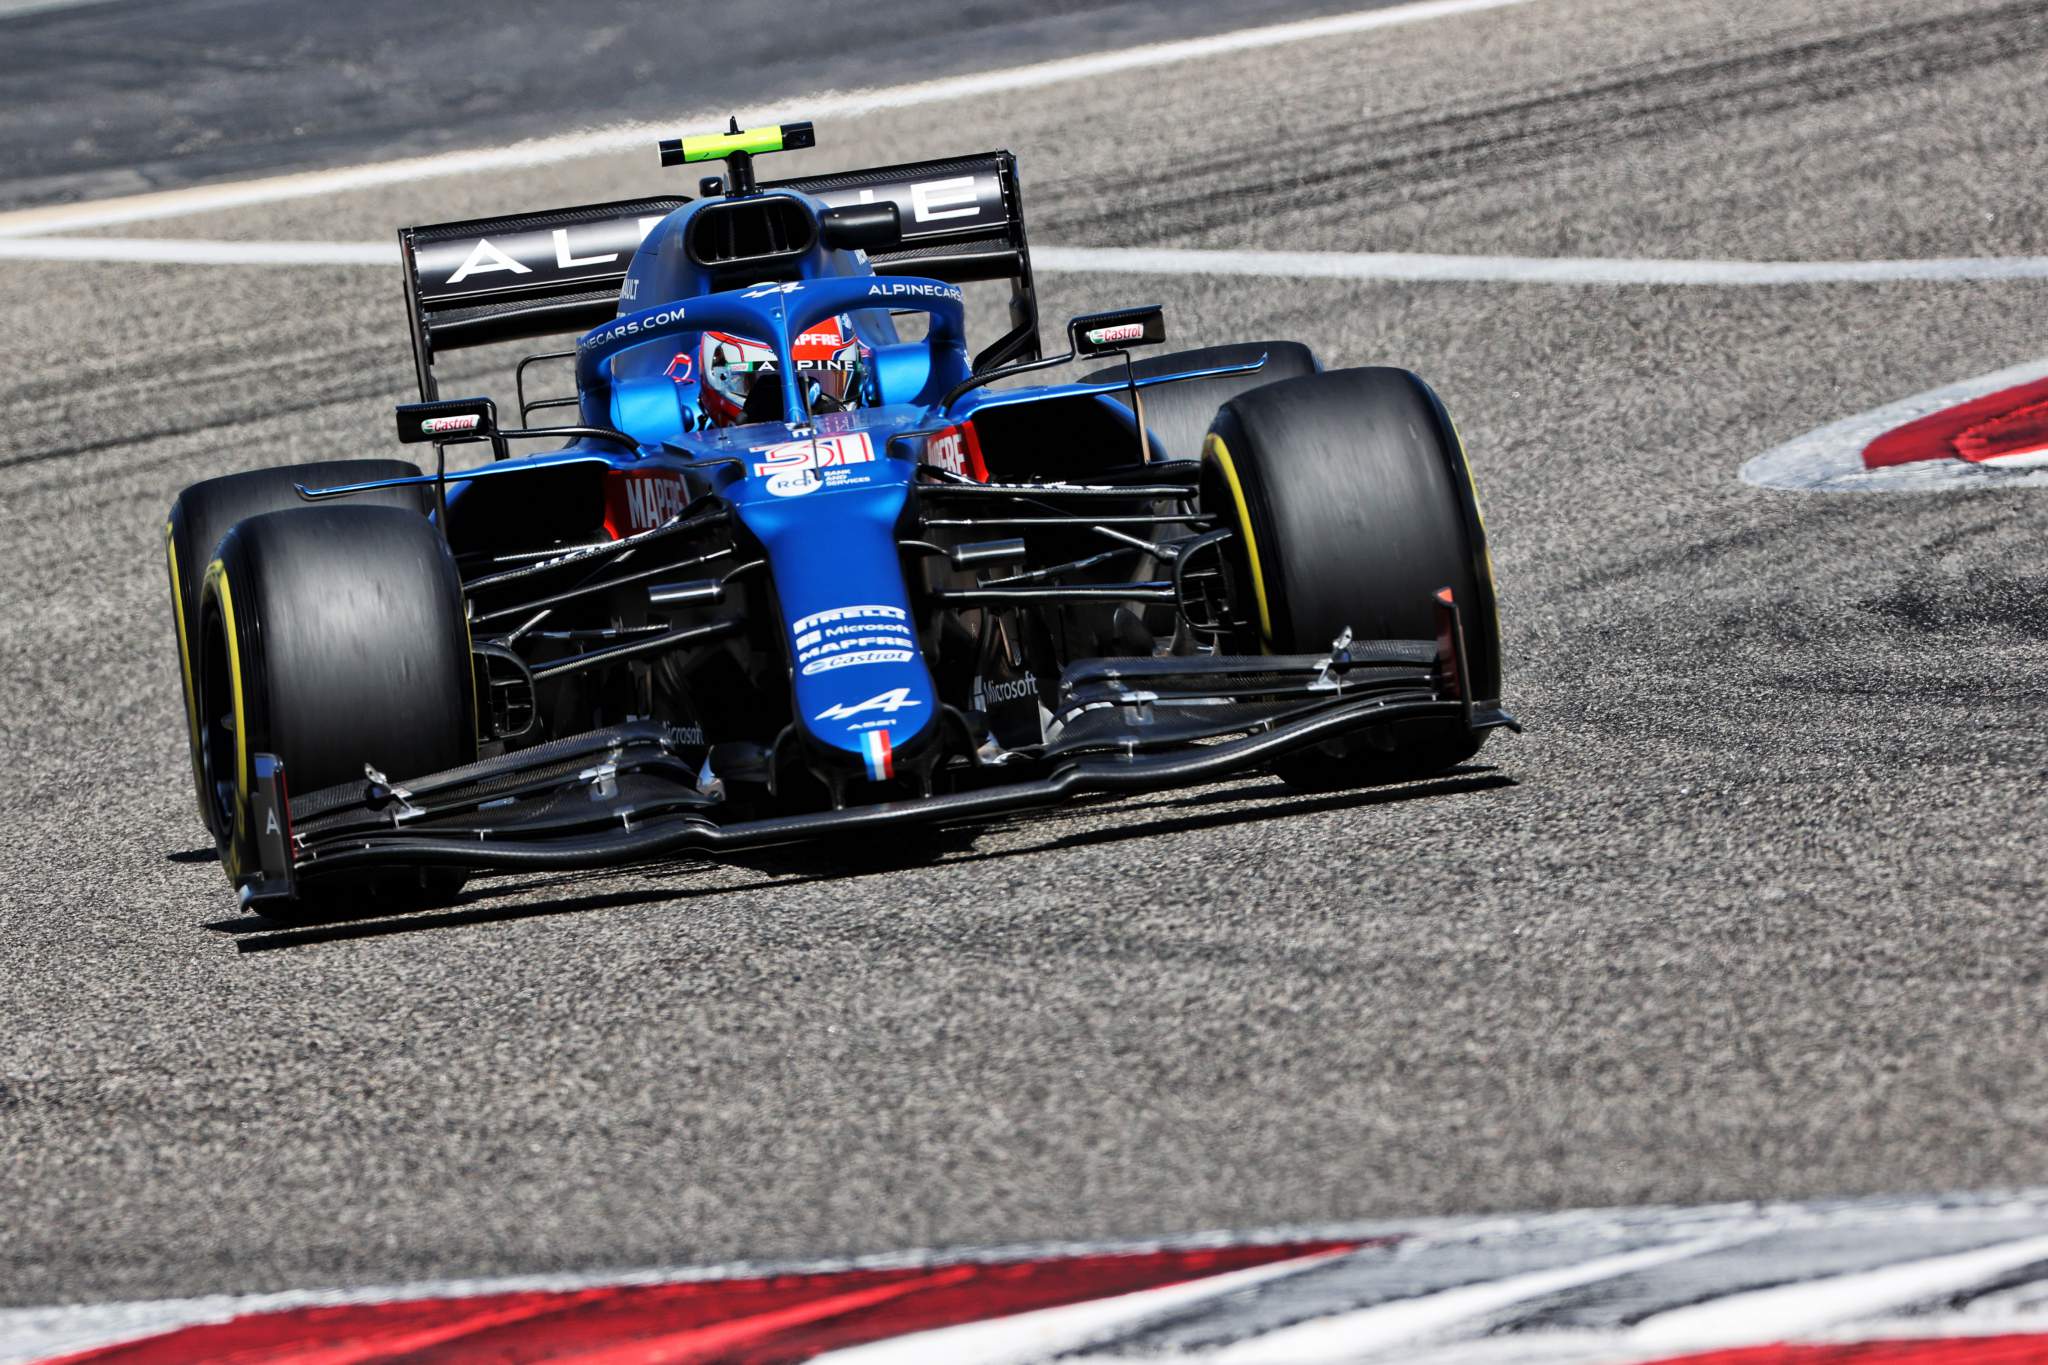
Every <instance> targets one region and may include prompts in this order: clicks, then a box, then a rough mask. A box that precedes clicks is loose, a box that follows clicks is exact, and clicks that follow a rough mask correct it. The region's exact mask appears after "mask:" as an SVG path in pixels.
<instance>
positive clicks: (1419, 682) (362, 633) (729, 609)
mask: <svg viewBox="0 0 2048 1365" xmlns="http://www.w3.org/2000/svg"><path fill="white" fill-rule="evenodd" d="M812 142H813V133H812V130H811V127H810V125H809V124H785V125H781V126H779V127H773V128H768V129H763V130H754V131H747V132H742V131H740V130H739V129H738V127H737V125H735V126H734V128H733V129H732V131H730V132H728V133H726V134H720V135H713V136H710V137H704V138H688V139H683V140H681V141H677V142H668V143H664V144H663V146H662V159H663V163H664V164H667V165H673V164H680V163H686V162H698V161H723V163H724V174H723V176H707V177H705V178H704V179H703V180H702V181H701V182H700V187H699V188H700V197H698V198H696V199H694V200H691V199H685V198H680V197H675V198H662V199H648V200H640V201H632V202H626V203H614V204H602V205H596V206H590V207H582V208H572V209H564V210H555V211H550V212H542V213H534V214H525V215H516V216H510V217H504V218H494V219H486V220H478V221H472V222H464V223H450V224H442V225H437V226H431V227H418V228H410V229H406V230H404V231H402V232H401V233H400V234H399V241H400V247H401V252H402V255H403V258H404V262H405V283H406V301H407V309H408V316H409V319H410V322H411V330H412V343H413V353H414V358H415V362H416V368H417V373H418V378H419V384H420V390H421V397H422V401H420V402H417V403H411V404H407V405H405V406H403V407H401V408H399V410H398V428H399V437H400V439H401V440H402V441H406V442H417V443H422V444H424V443H431V444H432V447H433V449H434V461H433V463H434V469H433V472H431V473H423V472H422V471H421V469H420V468H419V467H418V466H417V465H415V464H412V463H408V462H402V461H396V460H349V461H334V462H328V463H320V464H311V465H300V466H294V467H288V468H272V469H261V470H256V471H253V472H249V473H244V474H235V475H229V476H227V477H225V478H218V479H212V480H208V481H207V482H204V483H200V484H195V485H193V486H192V487H190V488H187V489H186V490H185V491H184V492H182V493H181V494H179V496H178V498H177V501H176V503H175V504H174V505H173V506H172V508H171V512H170V517H169V521H168V525H167V527H166V532H165V536H166V549H167V552H168V558H169V563H170V579H171V600H172V609H173V617H174V620H175V623H176V630H177V640H178V650H179V658H180V663H181V667H182V673H183V681H184V692H185V707H186V716H187V721H188V728H189V738H190V743H191V752H192V772H193V780H194V782H195V784H196V786H197V789H198V797H199V811H200V815H201V818H202V819H204V821H205V822H206V825H207V827H208V829H209V831H210V832H211V833H212V835H213V837H214V839H215V841H216V843H217V845H218V847H219V850H220V853H221V858H222V861H223V863H224V865H225V867H226V870H227V873H228V876H229V877H230V879H231V880H232V881H233V883H234V885H235V886H236V887H237V889H238V891H239V893H240V895H241V897H242V899H243V901H244V903H245V904H246V905H248V906H249V907H250V908H251V909H253V910H258V911H260V912H261V913H263V914H265V915H271V916H286V917H288V916H290V915H293V914H295V913H296V914H309V913H322V912H326V911H328V910H331V909H332V908H333V907H335V906H336V905H337V904H338V903H345V904H359V903H362V902H364V901H365V900H368V901H370V902H372V903H385V902H389V903H391V904H392V905H394V907H396V906H402V905H420V904H431V903H434V902H436V901H445V900H447V899H448V898H450V897H452V896H453V895H454V894H455V893H456V892H457V891H458V890H459V889H460V888H461V886H462V885H463V883H464V881H465V880H466V879H467V878H468V877H470V876H472V875H476V874H479V873H485V872H506V871H511V870H515V869H563V868H597V867H606V866H615V865H619V864H625V863H633V862H641V861H646V860H649V859H654V858H659V857H669V856H675V855H679V854H685V853H692V852H698V853H715V852H717V851H720V850H731V849H739V848H745V847H754V846H761V845H767V844H780V843H789V842H793V841H798V840H804V839H812V838H819V837H827V836H832V835H835V834H845V833H855V834H862V835H866V834H868V833H869V832H870V831H872V832H874V833H875V834H883V833H884V832H885V831H887V832H894V831H898V830H902V829H905V828H907V827H911V826H917V825H923V826H935V825H942V826H958V825H972V824H974V823H976V822H980V821H985V820H987V819H988V818H990V817H994V816H998V815H1001V814H1004V813H1007V812H1015V811H1020V810H1028V809H1030V808H1033V807H1040V806H1045V805H1049V804H1052V803H1056V802H1059V801H1062V800H1065V799H1068V798H1073V797H1077V796H1081V795H1084V794H1089V793H1115V792H1130V791H1138V790H1146V789H1155V788H1162V787H1173V786H1179V785H1184V784H1188V783H1193V782H1199V781H1202V780H1205V779H1211V778H1215V777H1219V776H1222V775H1225V774H1230V773H1234V772H1240V771H1246V770H1253V769H1262V768H1263V769H1271V770H1274V771H1277V772H1278V774H1279V775H1280V776H1281V777H1282V778H1284V779H1286V780H1287V781H1288V782H1290V783H1294V784H1296V785H1300V786H1305V787H1313V788H1327V787H1337V786H1348V785H1355V784H1360V783H1368V782H1376V781H1387V780H1392V779H1397V778H1403V777H1412V776H1419V775H1423V774H1427V773H1430V772H1435V771H1439V770H1442V769H1444V768H1446V767H1449V766H1451V765H1454V764H1457V763H1459V762H1462V761H1463V760H1465V759H1467V758H1470V757H1471V756H1472V755H1473V754H1474V753H1475V752H1476V751H1477V750H1478V748H1479V745H1480V742H1481V740H1482V739H1483V738H1484V737H1485V735H1486V733H1487V731H1488V730H1490V729H1492V728H1494V727H1499V726H1507V727H1509V728H1514V721H1513V719H1512V718H1511V717H1510V716H1509V715H1508V714H1507V712H1505V711H1504V710H1502V708H1501V705H1500V702H1499V697H1500V691H1501V689H1500V671H1501V670H1500V631H1499V625H1498V623H1497V620H1496V615H1495V607H1494V587H1493V578H1492V569H1491V565H1490V563H1489V560H1488V557H1487V550H1486V539H1485V532H1484V529H1483V527H1482V525H1481V522H1480V516H1479V508H1478V505H1477V503H1476V501H1475V499H1474V495H1473V490H1472V482H1471V476H1470V474H1469V472H1468V470H1467V468H1466V461H1465V452H1464V449H1463V447H1462V445H1461V444H1460V442H1459V439H1458V436H1457V433H1456V429H1455V428H1454V427H1453V426H1452V424H1451V420H1450V418H1449V417H1448V416H1447V415H1446V413H1445V411H1444V408H1443V405H1442V404H1441V403H1440V402H1439V401H1438V399H1437V396H1436V394H1435V393H1434V392H1432V391H1431V389H1430V388H1429V386H1428V385H1427V384H1425V383H1423V382H1422V380H1420V379H1419V378H1417V377H1416V376H1415V375H1413V374H1410V373H1408V372H1407V371H1405V370H1398V369H1383V368H1374V369H1351V370H1324V369H1322V368H1321V367H1320V366H1319V365H1318V364H1317V362H1316V361H1315V359H1314V357H1313V356H1312V355H1311V354H1310V353H1309V351H1308V350H1307V348H1306V347H1304V346H1302V345H1300V344H1298V343H1295V342H1289V341H1260V342H1251V343H1243V344H1236V345H1228V346H1215V347H1209V348H1205V349H1201V350H1192V351H1184V352H1180V353H1177V354H1169V355H1163V356H1154V357H1151V358H1147V359H1145V360H1142V361H1133V359H1132V358H1131V355H1130V350H1131V348H1133V347H1136V346H1141V345H1150V344H1156V343H1159V342H1161V341H1163V340H1164V337H1165V325H1164V321H1163V318H1162V314H1161V311H1160V309H1158V308H1157V307H1141V308H1125V309H1122V310H1119V311H1115V312H1105V313H1096V314H1090V315H1085V316H1082V317H1077V318H1075V319H1073V320H1072V321H1071V322H1070V323H1069V324H1068V326H1067V333H1066V340H1067V349H1066V350H1065V352H1064V353H1062V354H1059V355H1055V356H1043V355H1041V353H1040V344H1039V335H1038V317H1037V304H1036V295H1035V293H1034V290H1033V285H1032V274H1031V259H1030V254H1029V249H1028V247H1027V245H1026V242H1025V235H1024V219H1023V212H1022V201H1021V197H1020V194H1019V188H1018V182H1017V176H1016V166H1015V160H1014V158H1012V157H1011V156H1010V155H1009V154H1008V153H993V154H988V155H981V156H970V157H962V158H957V159H951V160H944V161H934V162H925V163H919V164H915V165H905V166H889V167H883V168H879V169H872V170H863V171H855V172H850V173H843V174H831V175H819V176H811V177H805V178H802V179H796V180H788V181H783V182H778V183H757V182H756V180H755V171H754V158H755V157H757V156H759V155H761V154H763V153H767V152H773V151H779V150H783V149H785V148H790V147H797V146H810V145H812ZM972 282H991V283H995V284H1002V283H1007V284H1008V286H1009V293H1008V304H1009V322H1010V326H1009V328H1008V330H1007V331H1005V332H1004V334H1003V335H1002V336H1001V337H999V338H998V339H996V340H995V341H994V342H993V344H991V345H989V346H987V347H986V348H984V349H982V350H981V351H980V352H979V353H978V354H974V353H971V352H970V350H969V348H968V342H967V336H966V324H965V311H964V300H963V291H962V287H961V286H962V285H963V284H967V283H972ZM585 328H587V329H588V330H583V331H581V335H580V337H579V339H578V340H577V341H576V343H575V345H574V348H573V349H571V350H563V351H556V352H551V353H547V354H544V355H538V356H529V357H527V358H525V359H523V360H521V361H520V362H519V365H518V369H517V381H518V382H517V386H516V391H517V395H518V398H517V401H518V406H519V423H518V425H517V427H516V428H513V427H505V426H501V425H500V423H499V421H498V413H497V408H496V405H495V404H494V403H493V402H492V401H491V400H490V399H486V398H454V399H444V398H441V397H440V396H439V393H438V387H437V382H436V375H435V361H436V358H437V357H439V356H441V355H443V354H444V353H446V352H447V351H450V350H453V349H456V348H459V347H463V346H471V345H478V344H484V343H497V342H505V341H516V340H521V339H529V338H533V337H539V336H547V335H564V334H573V333H576V332H577V331H578V330H579V329H585ZM1077 360H1078V361H1084V362H1087V361H1101V362H1103V367H1102V368H1101V369H1099V370H1098V371H1096V372H1095V373H1092V374H1089V375H1088V376H1087V377H1086V378H1084V379H1082V380H1080V381H1079V382H1076V383H1064V384H1053V385H1043V386H1038V385H1030V384H1028V383H1026V384H1015V383H1010V382H1008V381H1011V380H1012V379H1013V378H1015V377H1018V376H1024V375H1028V374H1030V373H1031V372H1033V371H1038V370H1043V369H1047V368H1050V367H1052V366H1055V365H1060V364H1064V363H1068V362H1072V361H1077ZM537 365H553V366H557V367H561V368H562V369H567V368H569V367H573V370H574V375H575V394H574V396H573V397H562V398H553V399H533V400H529V399H528V398H527V397H526V388H527V382H528V371H529V370H530V369H532V368H533V367H535V366H537ZM572 407H573V408H574V409H575V419H574V421H573V422H571V423H568V424H563V425H541V426H534V425H528V423H529V422H530V421H531V420H532V414H534V413H536V412H544V411H547V410H553V409H568V408H572ZM533 440H546V441H549V442H550V443H551V444H552V446H553V447H554V448H552V449H548V450H546V451H545V452H544V453H533V454H527V455H521V456H513V455H510V454H509V453H508V452H509V450H510V447H511V443H512V442H515V441H520V442H525V441H533ZM464 443H481V444H482V445H487V446H488V447H489V451H490V454H491V455H492V456H494V457H495V458H493V459H490V460H471V461H462V462H458V466H459V467H458V468H456V469H454V470H450V469H449V468H448V461H447V450H448V448H449V447H450V446H451V445H462V444H464ZM479 453H481V451H479Z"/></svg>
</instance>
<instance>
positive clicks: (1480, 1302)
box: [1213, 1237, 1746, 1365]
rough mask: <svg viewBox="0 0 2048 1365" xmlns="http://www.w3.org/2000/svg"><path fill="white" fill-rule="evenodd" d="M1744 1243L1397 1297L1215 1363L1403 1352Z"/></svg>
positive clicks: (1256, 1364) (1285, 1363)
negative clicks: (1573, 1293) (1562, 1295)
mask: <svg viewBox="0 0 2048 1365" xmlns="http://www.w3.org/2000/svg"><path fill="white" fill-rule="evenodd" d="M1742 1240H1746V1238H1742V1237H1736V1238H1728V1237H1700V1238H1694V1239H1692V1240H1690V1241H1684V1242H1678V1243H1675V1244H1672V1245H1670V1246H1660V1247H1648V1248H1644V1249H1642V1250H1639V1251H1626V1252H1622V1253H1621V1254H1620V1255H1616V1256H1602V1257H1599V1258H1597V1259H1595V1260H1591V1261H1582V1262H1580V1263H1579V1264H1577V1265H1567V1266H1559V1267H1557V1268H1556V1269H1554V1270H1538V1271H1532V1272H1530V1273H1528V1274H1525V1275H1510V1276H1508V1277H1507V1278H1505V1279H1500V1280H1489V1281H1487V1282H1486V1283H1484V1284H1469V1285H1461V1286H1459V1287H1458V1288H1456V1289H1445V1290H1441V1291H1439V1292H1437V1293H1434V1294H1423V1295H1420V1296H1419V1297H1416V1298H1412V1299H1396V1300H1394V1301H1393V1302H1391V1303H1382V1304H1376V1305H1374V1306H1373V1307H1371V1308H1362V1309H1360V1310H1358V1311H1357V1312H1355V1313H1336V1314H1332V1315H1331V1316H1329V1317H1322V1318H1313V1319H1311V1320H1309V1321H1307V1322H1303V1323H1297V1324H1296V1325H1294V1326H1293V1327H1283V1328H1281V1329H1280V1330H1279V1331H1277V1332H1268V1333H1266V1334H1265V1335H1263V1336H1259V1337H1254V1338H1253V1339H1251V1340H1250V1341H1245V1342H1240V1343H1239V1344H1238V1345H1236V1346H1233V1347H1229V1348H1227V1349H1225V1350H1223V1351H1221V1352H1218V1353H1217V1354H1216V1355H1215V1356H1214V1357H1213V1359H1214V1361H1215V1365H1317V1362H1323V1361H1333V1362H1334V1361H1352V1360H1363V1359H1365V1358H1366V1357H1368V1356H1370V1355H1372V1354H1374V1353H1376V1352H1384V1351H1393V1350H1396V1349H1401V1348H1407V1347H1409V1346H1411V1345H1412V1344H1413V1343H1415V1342H1417V1341H1420V1340H1423V1339H1425V1338H1428V1337H1432V1336H1437V1335H1440V1334H1442V1333H1446V1332H1452V1331H1457V1330H1460V1329H1463V1330H1466V1331H1470V1330H1472V1329H1475V1328H1477V1327H1480V1326H1483V1325H1484V1323H1485V1321H1486V1319H1487V1318H1489V1317H1491V1316H1492V1315H1494V1314H1496V1313H1499V1312H1501V1311H1502V1310H1503V1309H1507V1308H1512V1307H1513V1306H1514V1305H1516V1304H1518V1303H1524V1302H1526V1301H1528V1300H1530V1299H1534V1298H1540V1297H1542V1296H1543V1295H1545V1294H1555V1293H1557V1292H1558V1291H1559V1290H1563V1289H1576V1288H1577V1287H1578V1286H1580V1285H1584V1284H1593V1283H1596V1282H1598V1281H1600V1280H1610V1279H1613V1278H1615V1277H1616V1276H1619V1275H1629V1274H1633V1273H1634V1272H1636V1271H1638V1270H1648V1269H1649V1268H1650V1267H1652V1266H1659V1265H1663V1264H1665V1263H1667V1262H1670V1261H1678V1260H1683V1259H1685V1258H1686V1257H1688V1256H1698V1255H1700V1254H1702V1253H1703V1252H1708V1251H1714V1250H1717V1249H1719V1248H1721V1247H1725V1246H1730V1245H1733V1244H1734V1242H1736V1241H1742Z"/></svg>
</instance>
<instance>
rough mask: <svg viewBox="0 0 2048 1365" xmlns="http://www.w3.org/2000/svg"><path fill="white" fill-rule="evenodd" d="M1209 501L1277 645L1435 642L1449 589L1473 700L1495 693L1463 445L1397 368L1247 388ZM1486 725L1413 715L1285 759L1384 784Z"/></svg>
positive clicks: (1490, 602) (1325, 773)
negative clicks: (1438, 609)
mask: <svg viewBox="0 0 2048 1365" xmlns="http://www.w3.org/2000/svg"><path fill="white" fill-rule="evenodd" d="M1202 489H1203V506H1204V508H1205V509H1207V510H1209V511H1212V512H1214V513H1216V514H1217V517H1218V522H1217V524H1218V525H1221V526H1229V527H1231V528H1233V529H1235V530H1236V531H1237V533H1238V534H1237V542H1236V550H1237V551H1238V552H1239V555H1238V558H1237V561H1236V563H1235V565H1234V569H1235V573H1234V577H1235V578H1236V579H1237V580H1238V586H1239V589H1240V595H1241V596H1242V597H1245V598H1248V599H1249V600H1250V602H1251V604H1252V606H1253V611H1252V612H1251V613H1250V614H1251V615H1252V616H1253V617H1254V622H1255V624H1254V631H1255V638H1247V639H1245V640H1242V641H1240V642H1238V643H1239V644H1240V645H1241V646H1242V647H1245V648H1248V649H1250V648H1256V649H1259V650H1263V651H1265V652H1268V653H1277V654H1313V653H1320V652H1323V651H1326V650H1328V649H1329V648H1330V643H1331V641H1332V640H1334V639H1335V638H1336V637H1337V636H1338V634H1339V633H1340V632H1342V631H1343V630H1344V629H1345V628H1346V627H1349V628H1350V630H1351V631H1352V633H1353V634H1354V635H1356V636H1357V637H1358V638H1360V639H1368V640H1369V639H1400V640H1424V639H1432V638H1434V637H1435V634H1436V619H1435V606H1434V602H1433V598H1434V595H1435V593H1436V592H1437V590H1438V589H1440V588H1446V587H1448V588H1450V589H1451V592H1452V596H1453V597H1454V599H1455V600H1456V602H1457V604H1458V608H1459V612H1460V615H1461V617H1462V619H1463V623H1464V631H1465V645H1466V653H1467V664H1468V668H1469V672H1470V677H1469V679H1468V680H1467V682H1468V686H1469V687H1470V688H1471V690H1472V695H1473V697H1474V699H1475V700H1481V701H1492V700H1495V699H1497V698H1498V697H1499V696H1500V622H1499V617H1498V615H1497V613H1496V609H1495V605H1494V588H1493V567H1492V563H1491V561H1490V559H1489V558H1488V555H1487V549H1486V529H1485V525H1484V523H1483V522H1482V521H1481V519H1480V515H1479V501H1478V497H1477V495H1476V494H1475V492H1474V490H1473V487H1472V476H1471V472H1470V470H1469V469H1468V468H1467V466H1466V461H1465V448H1464V445H1463V443H1462V442H1461V441H1460V440H1459V438H1458V433H1457V429H1456V428H1455V427H1454V426H1453V425H1452V424H1451V419H1450V417H1449V415H1448V414H1447V413H1446V412H1445V411H1444V407H1443V404H1442V403H1441V402H1440V401H1439V400H1438V398H1437V396H1436V394H1435V392H1434V391H1433V390H1431V388H1430V387H1429V385H1427V384H1425V383H1424V382H1423V381H1422V380H1421V379H1420V378H1418V377H1417V376H1416V375H1413V374H1411V373H1409V372H1408V371H1406V370H1397V369H1384V368H1375V369H1357V370H1333V371H1330V372H1327V373H1324V374H1318V375H1312V376H1309V377H1307V378H1302V379H1293V380H1288V381H1286V382H1285V383H1280V384H1275V385H1271V386H1269V387H1264V388H1260V389H1257V390H1255V391H1253V392H1251V393H1247V394H1243V395H1240V396H1239V397H1237V398H1234V399H1232V400H1231V401H1230V402H1228V403H1226V404H1225V405H1224V406H1223V409H1222V410H1221V411H1220V412H1218V413H1217V414H1216V421H1215V425H1214V426H1213V428H1212V429H1211V431H1210V433H1209V437H1208V443H1207V446H1206V448H1205V451H1204V455H1203V466H1202ZM1482 738H1483V735H1480V734H1473V733H1471V732H1470V731H1468V730H1467V729H1466V728H1465V727H1464V726H1463V725H1462V724H1461V723H1458V722H1456V721H1449V722H1445V721H1434V720H1431V721H1410V722H1399V723H1396V724H1394V725H1391V726H1387V727H1383V732H1382V733H1376V734H1371V735H1368V736H1364V737H1361V738H1360V739H1357V740H1350V741H1343V742H1339V743H1336V744H1331V745H1323V746H1318V747H1317V748H1314V749H1309V750H1306V751H1303V752H1300V753H1297V754H1292V755H1289V756H1287V757H1286V758H1284V759H1281V760H1279V761H1278V762H1277V763H1276V764H1275V767H1276V769H1277V770H1278V771H1279V773H1280V775H1281V776H1282V777H1283V778H1285V779H1286V780H1287V781H1288V782H1289V783H1291V784H1293V785H1295V786H1299V787H1304V788H1311V789H1321V790H1326V789H1330V788H1334V787H1347V786H1358V785H1362V784H1365V783H1371V782H1391V781H1399V780H1402V779H1405V778H1411V777H1418V776H1422V775H1425V774H1428V773H1432V772H1439V771H1442V770H1443V769H1445V768H1448V767H1451V766H1453V765H1454V764H1457V763H1461V762H1463V761H1464V760H1466V759H1468V758H1470V757H1472V755H1473V754H1475V753H1477V752H1478V750H1479V745H1480V742H1481V740H1482Z"/></svg>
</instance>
